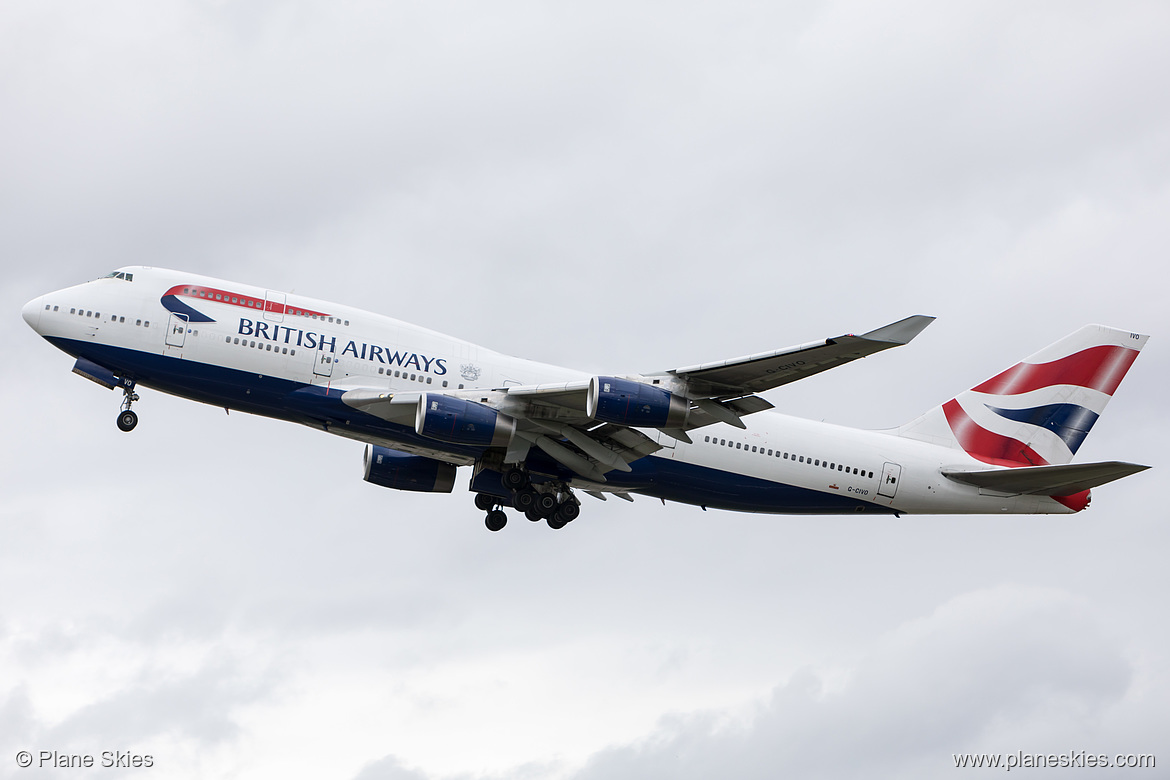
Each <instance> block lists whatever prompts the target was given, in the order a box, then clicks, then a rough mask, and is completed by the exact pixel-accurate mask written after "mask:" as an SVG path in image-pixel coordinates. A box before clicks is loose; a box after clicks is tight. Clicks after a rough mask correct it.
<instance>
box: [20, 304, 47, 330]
mask: <svg viewBox="0 0 1170 780" xmlns="http://www.w3.org/2000/svg"><path fill="white" fill-rule="evenodd" d="M43 300H44V296H42V297H40V298H33V299H32V300H31V301H29V302H28V303H26V304H25V305H24V308H23V309H21V310H20V316H22V317H24V321H25V322H27V323H28V326H29V327H30V328H32V329H33V330H37V326H38V325H40V322H41V309H43V308H44V304H43V303H41V301H43ZM37 332H38V333H39V332H40V331H39V330H37Z"/></svg>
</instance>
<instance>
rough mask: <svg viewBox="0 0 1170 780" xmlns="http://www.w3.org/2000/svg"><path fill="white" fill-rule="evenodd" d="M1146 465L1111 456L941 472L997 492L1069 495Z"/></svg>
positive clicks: (1137, 470) (954, 478)
mask: <svg viewBox="0 0 1170 780" xmlns="http://www.w3.org/2000/svg"><path fill="white" fill-rule="evenodd" d="M1148 468H1149V466H1140V465H1138V464H1137V463H1122V462H1120V461H1116V460H1112V461H1107V462H1104V463H1069V464H1065V465H1059V466H1021V467H1020V468H1007V469H978V470H969V469H943V470H942V473H943V476H945V477H947V478H948V479H953V480H954V481H955V482H962V483H963V484H965V485H974V486H975V487H979V488H985V489H987V490H994V491H996V492H999V493H1012V494H1020V493H1023V494H1026V495H1041V496H1071V495H1073V494H1075V493H1080V492H1081V491H1082V490H1088V489H1089V488H1095V487H1097V486H1098V485H1104V484H1105V483H1107V482H1112V481H1113V480H1115V479H1121V478H1122V477H1128V476H1129V475H1130V474H1136V473H1138V472H1139V471H1145V470H1146V469H1148Z"/></svg>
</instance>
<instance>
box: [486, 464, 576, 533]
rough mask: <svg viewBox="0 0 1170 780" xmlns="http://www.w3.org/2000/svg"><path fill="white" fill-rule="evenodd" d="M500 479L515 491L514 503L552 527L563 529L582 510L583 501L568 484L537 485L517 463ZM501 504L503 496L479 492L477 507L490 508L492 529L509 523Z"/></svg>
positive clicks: (488, 517) (489, 525) (490, 525)
mask: <svg viewBox="0 0 1170 780" xmlns="http://www.w3.org/2000/svg"><path fill="white" fill-rule="evenodd" d="M500 481H501V482H503V483H504V487H506V488H508V490H510V491H511V493H512V506H514V507H515V508H516V509H518V510H520V511H521V512H523V513H524V516H525V517H527V518H528V519H529V520H531V521H532V522H534V523H535V522H539V521H541V520H544V521H545V522H547V523H548V526H549V528H556V529H560V528H564V527H565V526H566V525H568V524H569V523H571V522H573V521H574V520H576V519H577V518H578V517H579V516H580V514H581V504H580V502H578V501H577V497H576V496H574V495H573V491H571V490H570V489H569V487H568V485H565V484H563V483H561V484H555V485H550V486H545V485H542V486H541V487H540V488H537V487H536V486H534V485H533V484H532V483H531V482H530V481H529V479H528V473H527V472H525V471H524V469H521V468H517V467H515V466H513V467H512V468H509V469H508V470H507V471H505V472H504V473H503V475H502V476H501V478H500ZM549 488H551V489H549ZM500 506H501V502H500V500H499V499H498V498H497V497H495V496H493V495H491V494H489V493H477V494H476V496H475V508H476V509H479V510H481V511H484V512H487V517H486V518H485V519H484V525H486V526H487V528H488V530H489V531H499V530H500V529H501V528H503V527H504V526H505V525H507V523H508V516H507V515H505V514H504V511H503V510H502V509H501V508H500Z"/></svg>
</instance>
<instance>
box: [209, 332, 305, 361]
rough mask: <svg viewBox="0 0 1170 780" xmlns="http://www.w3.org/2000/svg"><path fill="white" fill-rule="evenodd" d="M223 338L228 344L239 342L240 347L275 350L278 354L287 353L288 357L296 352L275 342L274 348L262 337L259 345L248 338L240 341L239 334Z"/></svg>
mask: <svg viewBox="0 0 1170 780" xmlns="http://www.w3.org/2000/svg"><path fill="white" fill-rule="evenodd" d="M224 339H225V340H226V341H227V343H228V344H239V345H240V346H241V347H248V348H249V349H260V350H261V351H262V352H275V353H277V354H278V355H288V356H289V357H292V356H293V355H295V354H297V351H296V349H295V348H293V349H291V350H290V349H289V348H288V347H282V346H280V345H279V344H277V345H276V347H275V348H274V347H273V346H272V344H270V343H268V342H266V341H264V340H263V339H261V340H260V342H259V344H260V346H259V347H257V346H256V344H257V342H256V341H248V339H243V340H242V341H241V340H240V337H239V336H225V337H224Z"/></svg>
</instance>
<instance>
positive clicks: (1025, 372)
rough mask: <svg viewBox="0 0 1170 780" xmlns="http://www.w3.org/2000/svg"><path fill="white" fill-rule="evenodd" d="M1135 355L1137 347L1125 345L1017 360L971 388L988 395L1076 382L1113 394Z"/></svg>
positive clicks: (1135, 357)
mask: <svg viewBox="0 0 1170 780" xmlns="http://www.w3.org/2000/svg"><path fill="white" fill-rule="evenodd" d="M1137 356H1138V353H1137V350H1135V349H1127V348H1126V347H1118V346H1110V345H1104V346H1100V347H1090V348H1088V349H1084V350H1081V351H1080V352H1077V353H1075V354H1072V355H1069V356H1068V357H1063V358H1061V359H1060V360H1053V361H1052V362H1050V363H1017V364H1016V365H1014V366H1012V367H1011V368H1009V369H1008V370H1007V371H1004V372H1003V373H1002V374H998V375H997V376H994V377H992V378H991V379H988V380H987V381H986V382H984V383H983V384H981V385H979V386H978V387H973V388H971V389H972V390H974V391H975V392H977V393H990V394H992V395H1019V394H1020V393H1027V392H1030V391H1032V390H1039V389H1040V388H1042V387H1052V386H1053V385H1076V386H1078V387H1087V388H1090V389H1092V390H1099V391H1100V392H1102V393H1105V394H1106V395H1113V392H1114V391H1115V390H1116V389H1117V386H1118V385H1119V384H1121V380H1122V379H1123V378H1124V377H1125V372H1127V371H1129V367H1130V366H1131V365H1133V361H1134V360H1136V359H1137Z"/></svg>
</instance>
